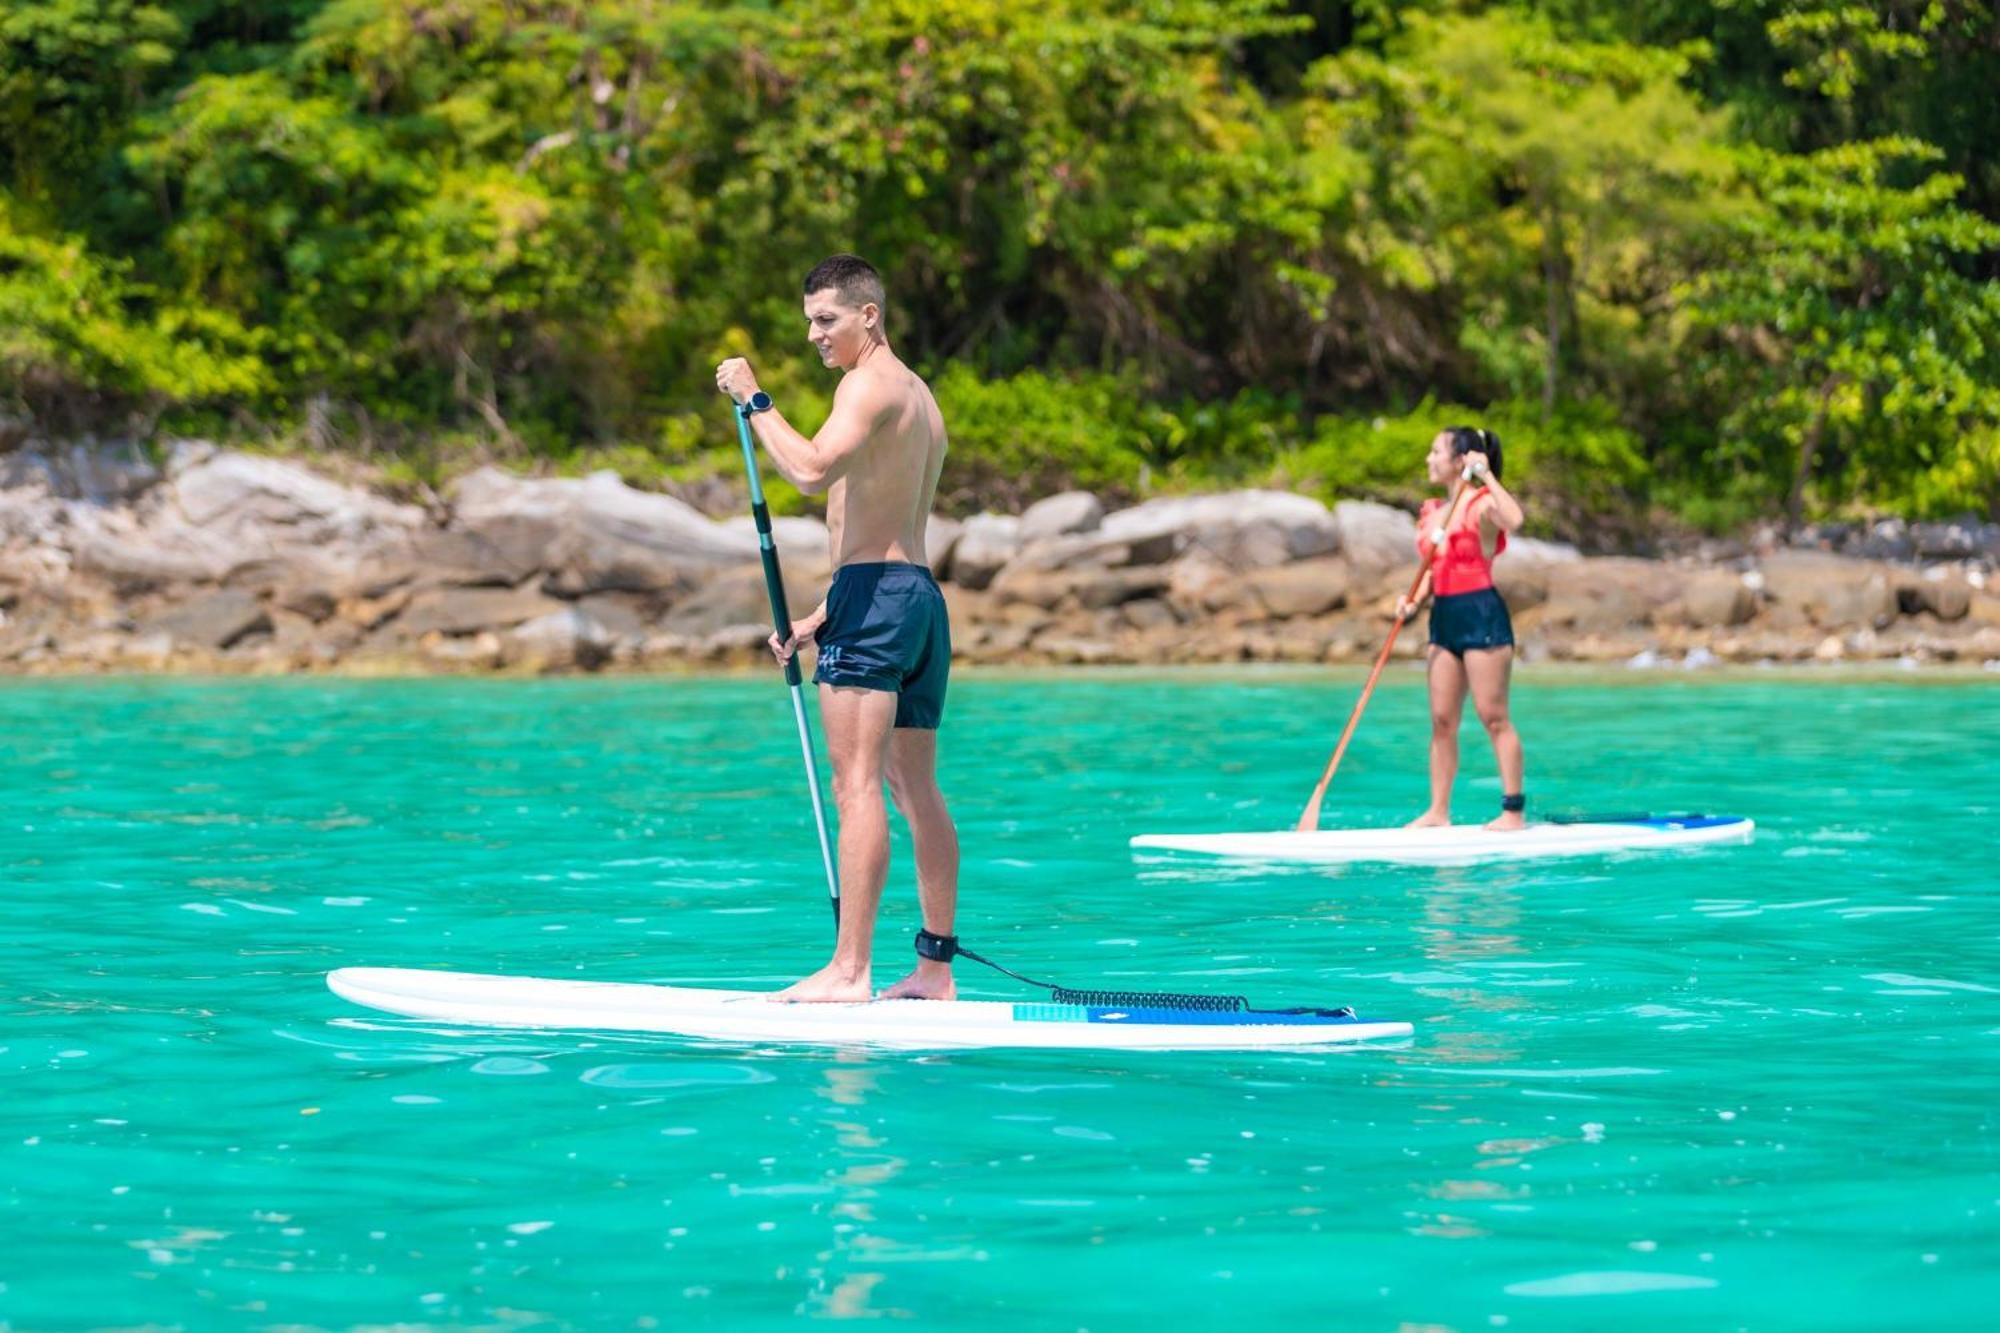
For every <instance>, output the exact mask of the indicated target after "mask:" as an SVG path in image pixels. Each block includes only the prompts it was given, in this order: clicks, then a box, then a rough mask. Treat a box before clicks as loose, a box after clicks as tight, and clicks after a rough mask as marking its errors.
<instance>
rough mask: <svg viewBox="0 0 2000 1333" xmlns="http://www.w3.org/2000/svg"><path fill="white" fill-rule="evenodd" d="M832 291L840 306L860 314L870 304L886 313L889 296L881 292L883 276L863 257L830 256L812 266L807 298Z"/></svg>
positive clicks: (807, 279) (807, 275)
mask: <svg viewBox="0 0 2000 1333" xmlns="http://www.w3.org/2000/svg"><path fill="white" fill-rule="evenodd" d="M827 290H831V291H832V292H833V293H834V294H835V295H836V296H837V297H839V298H840V303H841V304H842V305H846V306H852V307H853V308H854V309H856V310H859V309H860V308H861V307H862V306H864V305H867V304H868V303H869V302H871V301H872V302H874V303H875V308H876V309H878V310H882V311H885V312H886V311H887V310H888V308H889V298H888V295H887V294H886V293H885V292H883V290H882V275H881V274H880V273H877V272H876V271H875V266H874V265H873V264H871V263H869V262H868V261H867V260H865V259H863V258H862V257H861V256H860V255H829V256H828V257H827V258H825V259H822V260H820V261H819V263H817V264H814V265H813V271H812V272H810V273H808V274H806V290H805V294H806V295H807V296H811V295H812V294H813V293H814V292H823V291H827Z"/></svg>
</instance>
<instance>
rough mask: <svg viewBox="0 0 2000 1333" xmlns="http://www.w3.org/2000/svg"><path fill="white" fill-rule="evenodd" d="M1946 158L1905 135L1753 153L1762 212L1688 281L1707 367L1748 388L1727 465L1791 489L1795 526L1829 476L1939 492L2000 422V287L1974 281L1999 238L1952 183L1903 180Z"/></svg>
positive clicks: (1839, 488) (1848, 485)
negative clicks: (1972, 442)
mask: <svg viewBox="0 0 2000 1333" xmlns="http://www.w3.org/2000/svg"><path fill="white" fill-rule="evenodd" d="M1937 157H1938V153H1937V150H1935V149H1933V148H1931V147H1929V146H1928V145H1925V144H1921V143H1917V142H1914V141H1909V140H1895V139H1890V140H1881V141H1876V142H1870V143H1855V144H1847V145H1843V146H1841V147H1839V148H1832V149H1826V150H1823V151H1821V152H1818V153H1813V154H1807V155H1791V154H1777V153H1771V152H1769V151H1767V150H1756V149H1753V150H1747V151H1746V153H1745V161H1746V164H1747V167H1748V170H1749V173H1750V175H1751V178H1752V180H1753V181H1754V182H1755V186H1756V192H1757V202H1758V205H1759V207H1758V208H1757V209H1756V210H1755V211H1752V212H1748V213H1746V214H1744V215H1743V217H1742V218H1741V219H1740V221H1739V223H1738V225H1737V227H1736V228H1735V234H1734V239H1735V242H1736V247H1737V255H1738V259H1737V262H1735V263H1733V264H1730V265H1728V266H1726V267H1721V268H1717V269H1714V270H1711V271H1709V272H1707V273H1704V274H1702V275H1700V276H1699V277H1697V278H1696V279H1694V280H1693V281H1692V282H1691V284H1690V292H1689V296H1690V299H1689V302H1688V309H1689V322H1690V325H1691V327H1692V328H1693V329H1695V330H1696V331H1698V332H1699V333H1700V334H1701V335H1703V336H1702V337H1701V338H1700V339H1699V340H1697V341H1696V342H1694V343H1693V344H1692V345H1693V346H1694V347H1695V348H1696V349H1697V350H1698V351H1699V352H1700V356H1699V358H1698V360H1697V362H1696V365H1697V373H1699V374H1702V375H1705V376H1706V377H1708V378H1709V379H1710V380H1711V381H1714V382H1717V383H1718V384H1721V383H1727V384H1728V385H1729V386H1730V387H1731V388H1732V389H1733V390H1735V391H1736V392H1735V394H1734V403H1733V405H1732V406H1731V407H1730V409H1729V410H1728V411H1727V412H1726V413H1725V415H1724V416H1723V418H1722V423H1721V424H1722V426H1723V429H1724V432H1725V435H1726V437H1727V438H1728V439H1729V441H1730V444H1729V453H1730V454H1731V455H1733V456H1734V458H1735V460H1736V461H1737V462H1738V463H1739V465H1742V466H1746V467H1750V468H1754V469H1755V470H1756V471H1757V472H1759V473H1760V474H1761V475H1762V476H1764V477H1766V478H1767V479H1769V481H1770V483H1771V487H1772V490H1773V492H1774V493H1775V492H1776V491H1777V488H1778V487H1780V486H1786V487H1788V488H1789V502H1788V512H1789V515H1790V517H1791V518H1792V519H1793V520H1794V521H1796V520H1797V519H1798V518H1799V517H1800V512H1801V508H1802V505H1803V503H1804V500H1805V496H1806V489H1807V487H1808V485H1809V484H1811V483H1813V482H1815V481H1817V482H1819V483H1820V484H1822V485H1823V486H1824V487H1825V488H1826V491H1827V493H1828V497H1829V498H1830V499H1833V500H1836V501H1838V500H1851V499H1856V498H1861V497H1865V496H1868V495H1873V494H1890V493H1894V492H1895V491H1896V490H1897V489H1898V487H1899V486H1903V487H1907V486H1909V485H1912V484H1913V483H1914V478H1915V477H1916V476H1918V475H1920V474H1922V475H1928V476H1929V477H1930V478H1931V481H1930V482H1928V483H1927V487H1928V488H1930V489H1927V490H1926V491H1925V492H1924V493H1925V494H1926V495H1929V494H1931V492H1932V491H1934V489H1935V487H1936V486H1937V484H1938V481H1939V480H1940V479H1942V478H1946V477H1951V476H1955V475H1958V469H1957V467H1956V466H1955V465H1953V464H1949V463H1947V461H1946V460H1947V459H1950V458H1955V457H1957V456H1958V455H1957V452H1956V451H1957V449H1958V447H1959V441H1960V439H1961V436H1962V435H1963V434H1964V433H1965V432H1967V431H1978V430H1980V429H1982V428H1990V427H1991V426H1992V425H1994V424H1995V423H2000V284H1996V283H1994V282H1991V281H1981V280H1979V279H1977V278H1974V277H1972V276H1970V275H1969V273H1968V271H1967V261H1968V260H1970V259H1972V258H1973V257H1976V256H1979V255H1982V254H1985V253H1988V252H1991V251H1992V250H1994V249H1995V248H1996V247H2000V226H1996V225H1995V224H1994V223H1992V222H1989V221H1987V220H1985V219H1984V218H1981V217H1978V216H1977V215H1975V214H1972V213H1969V212H1967V211H1965V210H1964V209H1961V208H1958V207H1955V206H1954V205H1953V202H1952V201H1953V200H1954V198H1955V197H1956V196H1957V195H1958V193H1959V190H1960V188H1961V185H1962V182H1960V181H1959V180H1958V179H1957V178H1955V177H1952V176H1950V175H1947V174H1945V173H1942V172H1937V173H1932V174H1930V175H1928V176H1920V177H1919V178H1918V179H1917V181H1916V183H1915V184H1913V185H1908V186H1899V185H1897V184H1896V183H1895V180H1896V177H1897V176H1898V174H1901V173H1907V172H1908V170H1909V169H1910V168H1912V167H1915V168H1918V169H1919V170H1920V169H1921V168H1923V167H1924V166H1926V165H1927V164H1929V163H1931V162H1934V161H1935V160H1936V158H1937ZM1746 381H1747V383H1746ZM1745 388H1747V389H1749V390H1750V391H1749V392H1743V391H1742V390H1743V389H1745ZM1940 466H1943V467H1944V471H1943V472H1939V471H1937V469H1938V468H1939V467H1940ZM1929 503H1930V501H1928V500H1927V501H1926V504H1927V505H1928V504H1929Z"/></svg>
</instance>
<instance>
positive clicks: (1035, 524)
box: [1021, 491, 1104, 542]
mask: <svg viewBox="0 0 2000 1333" xmlns="http://www.w3.org/2000/svg"><path fill="white" fill-rule="evenodd" d="M1103 521H1104V504H1103V502H1102V501H1100V500H1099V499H1098V498H1097V497H1096V496H1094V495H1092V494H1091V493H1090V492H1089V491H1064V492H1063V493H1062V494H1060V495H1051V496H1049V497H1048V498H1047V499H1045V500H1037V501H1035V503H1033V504H1031V505H1029V506H1028V507H1027V508H1026V509H1025V510H1023V511H1022V513H1021V540H1022V541H1024V542H1033V541H1040V540H1041V539H1042V538H1044V537H1064V536H1068V535H1069V534H1071V533H1077V532H1095V531H1096V530H1097V527H1098V525H1099V524H1101V523H1102V522H1103Z"/></svg>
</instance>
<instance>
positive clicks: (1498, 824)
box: [1486, 810, 1528, 833]
mask: <svg viewBox="0 0 2000 1333" xmlns="http://www.w3.org/2000/svg"><path fill="white" fill-rule="evenodd" d="M1486 827H1487V828H1488V829H1490V830H1491V831H1493V832H1494V833H1512V832H1514V831H1515V830H1516V829H1524V828H1526V827H1528V821H1527V819H1526V818H1524V817H1523V816H1522V814H1521V812H1520V811H1519V810H1502V811H1501V812H1500V817H1499V818H1498V819H1492V820H1488V821H1487V824H1486Z"/></svg>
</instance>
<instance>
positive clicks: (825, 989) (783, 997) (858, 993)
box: [771, 963, 873, 1004]
mask: <svg viewBox="0 0 2000 1333" xmlns="http://www.w3.org/2000/svg"><path fill="white" fill-rule="evenodd" d="M870 981H871V977H870V975H869V971H868V969H867V968H866V967H863V968H861V969H860V970H859V971H857V970H855V969H854V968H852V967H849V966H848V965H847V964H845V963H828V964H827V965H826V966H825V967H822V968H821V969H820V970H819V971H817V972H815V973H813V974H812V975H811V976H809V977H807V978H805V979H804V980H802V981H795V982H793V983H792V984H791V985H789V986H787V987H785V988H784V989H783V990H781V991H779V992H778V993H777V994H776V995H773V996H772V997H771V998H772V999H774V1000H777V1001H780V1002H781V1003H784V1004H855V1003H858V1002H860V1001H863V1000H868V999H871V998H873V997H872V995H871V994H870V990H869V983H870Z"/></svg>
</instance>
